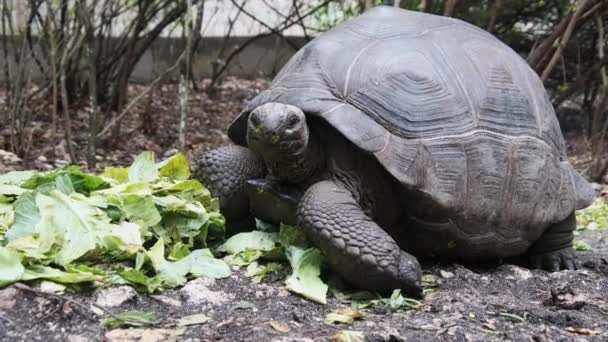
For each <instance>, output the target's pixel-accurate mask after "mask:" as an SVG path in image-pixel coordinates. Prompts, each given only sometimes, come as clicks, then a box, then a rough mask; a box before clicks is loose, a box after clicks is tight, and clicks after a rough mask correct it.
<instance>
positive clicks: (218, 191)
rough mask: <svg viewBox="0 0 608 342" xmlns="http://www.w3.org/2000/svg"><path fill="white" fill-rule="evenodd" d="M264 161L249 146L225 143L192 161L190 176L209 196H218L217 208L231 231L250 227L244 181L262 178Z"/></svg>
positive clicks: (249, 228) (251, 223) (251, 226)
mask: <svg viewBox="0 0 608 342" xmlns="http://www.w3.org/2000/svg"><path fill="white" fill-rule="evenodd" d="M265 174H266V170H265V166H264V162H263V161H262V160H261V159H259V158H258V157H257V156H256V155H255V154H254V153H253V152H252V151H251V150H249V149H248V148H245V147H241V146H235V145H227V146H223V147H220V148H217V149H215V150H212V151H209V152H207V153H205V154H203V155H202V157H201V158H200V159H199V160H198V161H196V163H195V165H194V170H193V177H194V178H195V179H197V180H199V181H201V182H202V183H203V184H204V185H205V186H206V187H207V188H208V189H209V191H210V192H211V195H212V196H213V197H217V198H219V201H220V211H221V212H222V214H223V215H224V216H225V217H226V226H227V228H228V229H229V230H231V231H242V230H251V229H252V228H253V227H255V221H254V219H253V216H252V215H251V213H250V211H249V199H248V196H247V190H246V183H247V181H248V180H250V179H256V178H263V177H264V176H265Z"/></svg>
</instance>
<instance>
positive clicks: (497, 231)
mask: <svg viewBox="0 0 608 342" xmlns="http://www.w3.org/2000/svg"><path fill="white" fill-rule="evenodd" d="M267 102H280V103H285V104H291V105H295V106H297V107H299V108H300V109H302V110H303V111H304V113H306V115H313V116H317V117H321V118H323V119H325V120H326V121H327V122H328V123H329V124H330V125H331V126H333V127H334V128H335V129H336V130H338V131H339V132H340V133H341V134H342V135H344V136H345V137H346V138H347V139H348V140H350V141H351V142H352V143H353V144H355V145H356V146H358V147H359V148H360V149H361V150H362V151H364V152H366V153H370V154H373V155H374V156H375V157H376V158H377V160H378V161H379V162H380V164H381V165H382V166H383V167H384V168H386V170H388V171H389V172H390V174H391V175H393V176H394V177H395V178H396V179H397V180H398V181H399V182H400V183H401V184H402V185H403V187H404V188H405V189H406V190H409V191H411V192H415V193H417V194H419V196H417V198H425V199H426V200H425V201H426V204H430V205H431V207H432V208H435V209H442V210H444V211H445V210H447V211H448V212H450V213H452V214H450V218H449V220H450V221H451V222H453V223H455V224H456V225H457V226H458V232H457V234H456V233H455V234H456V235H459V236H461V237H463V240H467V241H469V242H472V243H473V244H474V243H476V242H475V241H477V242H478V243H479V242H482V241H483V240H484V239H488V240H493V241H494V240H496V238H497V237H498V238H500V240H502V241H504V244H502V245H501V246H508V245H509V243H510V242H509V241H511V242H512V244H513V246H511V247H510V248H511V249H517V250H523V249H524V248H527V247H528V245H529V241H534V240H536V239H537V238H538V236H540V234H541V233H542V232H543V230H544V229H545V228H546V227H547V226H548V225H550V224H552V223H555V222H559V221H561V220H564V219H565V218H566V217H568V216H569V215H570V214H571V213H572V212H573V210H575V209H579V208H583V207H586V206H587V205H589V204H590V203H591V201H592V200H593V198H594V191H593V189H592V188H591V186H590V185H589V184H588V183H587V182H586V181H585V180H584V179H583V178H582V177H581V176H580V175H579V174H578V173H577V172H576V171H575V170H574V169H573V168H572V166H571V164H570V163H569V162H568V160H567V158H566V152H565V143H564V138H563V136H562V134H561V131H560V127H559V123H558V121H557V118H556V116H555V113H554V110H553V107H552V105H551V103H550V100H549V98H548V96H547V92H546V91H545V89H544V87H543V84H542V82H541V80H540V79H539V78H538V76H537V75H536V73H535V72H534V71H533V70H532V69H531V68H530V67H529V66H528V65H527V63H526V62H525V61H524V60H523V59H522V58H521V57H520V56H519V55H518V54H517V53H516V52H514V51H513V50H512V49H511V48H509V47H508V46H506V45H505V44H503V43H502V42H500V41H499V40H498V39H497V38H496V37H494V36H492V35H491V34H489V33H487V32H485V31H483V30H481V29H479V28H477V27H475V26H473V25H470V24H467V23H465V22H463V21H460V20H457V19H453V18H447V17H441V16H435V15H430V14H425V13H420V12H411V11H406V10H401V9H396V8H393V7H376V8H373V9H371V10H369V11H367V12H366V13H365V14H363V15H361V16H358V17H356V18H354V19H351V20H350V21H347V22H345V23H343V24H341V25H339V26H337V27H335V28H334V29H332V30H330V31H328V32H326V33H324V34H322V35H320V36H319V37H317V38H315V39H314V40H312V41H311V42H309V43H308V44H307V45H306V46H304V47H303V48H302V49H301V50H300V51H299V52H298V53H297V54H296V55H294V56H293V57H292V58H291V60H290V61H289V62H288V63H287V65H286V66H285V67H284V68H283V69H282V70H281V72H280V73H279V74H278V75H277V76H276V78H275V79H274V81H273V82H272V85H271V87H270V88H269V89H268V90H266V91H264V92H262V93H260V94H258V95H257V96H256V97H255V98H254V99H253V100H252V101H250V102H249V103H248V104H247V106H246V108H245V109H244V110H243V111H242V113H241V114H240V115H239V117H237V119H235V121H234V122H233V124H232V125H231V127H230V129H229V136H230V138H231V139H232V140H233V141H234V142H235V143H237V144H241V145H246V141H245V132H246V127H247V116H248V114H249V112H250V111H252V110H253V109H255V108H256V107H257V106H259V105H262V104H264V103H267ZM420 195H421V196H420ZM423 202H424V201H423ZM420 205H422V204H420ZM514 227H517V229H515V228H514ZM467 245H471V244H470V243H467ZM487 247H488V248H496V244H494V243H493V244H488V246H487ZM480 253H481V252H480ZM509 254H512V253H509Z"/></svg>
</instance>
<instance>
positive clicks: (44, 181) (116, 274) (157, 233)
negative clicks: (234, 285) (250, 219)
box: [0, 152, 327, 303]
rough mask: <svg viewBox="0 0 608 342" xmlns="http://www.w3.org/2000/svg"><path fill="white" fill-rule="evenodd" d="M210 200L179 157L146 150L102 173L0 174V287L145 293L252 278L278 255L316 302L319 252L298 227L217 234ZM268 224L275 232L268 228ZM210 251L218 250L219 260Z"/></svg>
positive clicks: (321, 294)
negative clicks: (33, 284) (123, 288)
mask: <svg viewBox="0 0 608 342" xmlns="http://www.w3.org/2000/svg"><path fill="white" fill-rule="evenodd" d="M224 222H225V221H224V217H223V216H222V215H221V214H220V212H219V205H218V201H217V199H214V198H212V197H211V194H210V193H209V191H208V190H207V189H206V188H205V187H204V185H203V184H201V183H200V182H198V181H196V180H193V179H190V168H189V165H188V161H187V159H186V157H185V156H184V155H182V154H179V153H178V154H176V155H174V156H172V157H170V158H169V159H167V160H165V161H162V162H160V163H157V162H156V161H155V156H154V153H152V152H144V153H142V154H140V155H139V156H137V158H136V159H135V161H134V162H133V164H132V165H131V166H130V167H128V168H123V167H108V168H106V169H105V170H104V172H103V173H102V174H101V175H94V174H88V173H84V172H82V171H81V170H80V169H79V168H77V167H75V166H69V167H65V168H59V169H55V170H51V171H46V172H36V171H14V172H9V173H6V174H3V175H0V287H2V286H6V285H8V284H11V283H14V282H18V281H36V280H40V281H51V282H54V283H59V284H63V285H67V284H75V283H83V282H101V283H106V284H128V285H132V286H134V287H136V288H137V289H139V290H142V291H146V292H149V293H152V292H155V291H158V290H160V289H166V288H173V287H177V286H180V285H183V284H184V283H185V282H186V281H187V280H188V278H192V277H198V276H206V277H212V278H224V277H227V276H229V275H230V273H231V271H230V266H229V265H236V266H246V265H248V268H247V274H248V275H250V276H251V277H252V278H253V280H254V281H260V280H261V279H263V278H264V277H265V276H266V275H267V274H270V273H272V272H276V271H277V270H279V269H280V264H277V263H276V262H269V263H267V264H265V265H262V264H261V263H260V264H258V262H257V261H258V259H269V260H271V261H278V260H285V259H287V260H288V261H289V262H290V264H291V266H292V269H293V274H292V275H291V276H289V278H288V279H287V282H286V283H287V287H288V288H289V289H291V290H293V291H294V292H297V293H300V294H302V295H303V296H305V297H307V298H310V299H312V300H315V301H317V302H321V303H324V302H325V296H326V292H327V286H326V285H325V284H324V283H323V282H322V281H321V279H320V278H319V273H320V267H321V255H320V253H319V251H318V250H317V249H314V248H309V247H308V245H307V244H306V241H305V238H304V237H303V236H302V233H301V232H300V230H299V229H298V228H297V227H292V226H286V225H282V226H280V227H275V226H271V225H267V224H262V223H260V225H258V228H261V229H264V231H262V230H255V231H252V232H248V233H240V234H237V235H235V236H232V237H231V238H229V239H228V240H225V237H224V235H225V227H224ZM273 230H274V231H273ZM214 254H215V255H216V256H217V255H225V256H224V258H223V259H219V258H216V257H215V256H214Z"/></svg>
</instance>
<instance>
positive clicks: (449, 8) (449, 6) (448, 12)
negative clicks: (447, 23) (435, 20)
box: [443, 0, 458, 17]
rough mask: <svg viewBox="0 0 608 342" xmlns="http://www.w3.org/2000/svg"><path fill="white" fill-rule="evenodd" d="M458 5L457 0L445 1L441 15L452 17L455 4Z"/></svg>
mask: <svg viewBox="0 0 608 342" xmlns="http://www.w3.org/2000/svg"><path fill="white" fill-rule="evenodd" d="M457 5H458V0H447V1H446V3H445V8H444V10H443V15H444V16H446V17H453V16H454V13H455V12H456V6H457Z"/></svg>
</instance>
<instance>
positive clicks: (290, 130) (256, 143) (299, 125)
mask: <svg viewBox="0 0 608 342" xmlns="http://www.w3.org/2000/svg"><path fill="white" fill-rule="evenodd" d="M308 138H309V131H308V126H307V124H306V116H305V115H304V113H303V112H302V110H300V109H299V108H298V107H295V106H291V105H286V104H282V103H266V104H263V105H261V106H259V107H257V108H256V109H254V110H253V111H252V112H251V113H250V114H249V119H248V121H247V145H248V146H249V148H251V149H252V150H253V151H254V152H255V153H257V154H258V155H260V156H261V157H262V158H263V159H264V160H266V161H267V162H270V163H272V162H280V161H283V160H285V159H291V158H292V157H294V156H297V155H299V154H302V153H303V152H304V151H305V150H306V147H307V145H308Z"/></svg>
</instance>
